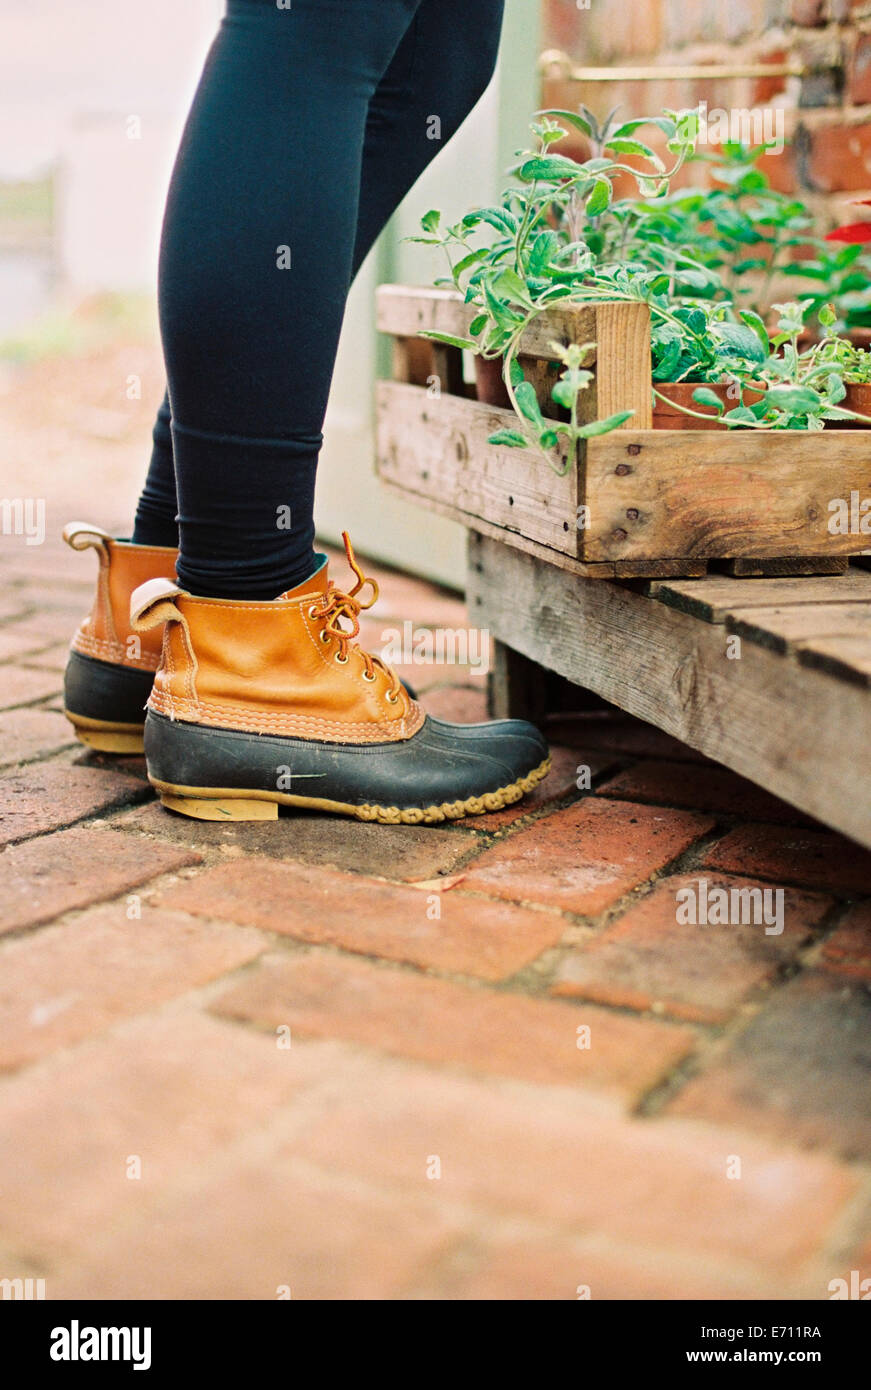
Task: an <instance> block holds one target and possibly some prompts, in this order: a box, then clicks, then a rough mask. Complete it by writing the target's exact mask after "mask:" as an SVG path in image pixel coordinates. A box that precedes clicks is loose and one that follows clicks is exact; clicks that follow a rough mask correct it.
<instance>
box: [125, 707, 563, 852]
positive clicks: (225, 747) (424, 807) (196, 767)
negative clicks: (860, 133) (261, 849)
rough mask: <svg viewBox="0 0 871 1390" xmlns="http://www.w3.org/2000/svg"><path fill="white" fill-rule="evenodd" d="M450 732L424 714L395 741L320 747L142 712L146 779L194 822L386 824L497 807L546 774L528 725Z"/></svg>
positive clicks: (540, 747)
mask: <svg viewBox="0 0 871 1390" xmlns="http://www.w3.org/2000/svg"><path fill="white" fill-rule="evenodd" d="M477 727H478V726H476V725H473V724H472V725H459V726H453V725H450V724H445V723H442V721H441V720H437V719H432V718H430V717H429V716H427V718H426V721H425V722H424V724H423V726H422V728H420V729H419V730H418V732H417V733H416V734H414V735H413V736H412V737H411V738H409V739H404V740H401V741H399V742H396V743H374V744H373V743H326V742H316V741H314V740H307V739H296V738H277V737H275V736H273V735H269V734H254V733H246V732H244V731H242V730H238V729H218V728H213V727H211V726H210V725H206V724H190V723H186V722H185V721H183V720H172V719H168V718H167V717H166V715H162V714H155V713H154V711H153V710H149V711H148V715H147V718H146V721H145V755H146V758H147V760H148V777H149V780H150V782H151V783H152V785H153V786H154V787H155V788H156V789H157V791H158V793H159V794H160V799H161V801H162V802H163V804H164V806H166V807H168V808H169V809H170V810H172V811H180V812H181V813H182V814H183V815H186V816H193V817H195V818H197V819H199V820H274V819H276V818H277V816H278V808H279V806H299V807H308V808H310V809H313V810H320V811H331V812H335V813H337V814H340V815H346V816H356V817H357V818H358V819H359V820H366V821H381V822H383V823H385V824H388V825H397V824H404V825H419V824H428V825H432V824H438V823H439V822H443V821H446V820H458V819H460V818H462V817H463V816H472V815H481V814H482V813H484V812H486V811H498V810H501V809H502V808H503V807H505V806H510V805H511V804H512V803H513V802H515V801H519V800H520V798H521V797H522V796H523V795H524V793H526V792H528V791H531V790H532V788H533V787H534V786H535V785H536V784H537V783H538V782H540V781H541V779H542V778H543V777H545V776H546V774H547V772H548V769H549V768H550V756H549V754H548V749H547V744H546V742H545V740H544V738H543V737H542V735H541V734H540V733H539V732H538V730H537V729H535V728H534V727H533V726H532V725H531V724H526V723H524V722H523V721H521V720H514V719H506V720H501V721H499V722H498V723H497V724H494V723H490V724H483V725H481V726H480V736H479V737H477V738H476V736H475V735H476V728H477Z"/></svg>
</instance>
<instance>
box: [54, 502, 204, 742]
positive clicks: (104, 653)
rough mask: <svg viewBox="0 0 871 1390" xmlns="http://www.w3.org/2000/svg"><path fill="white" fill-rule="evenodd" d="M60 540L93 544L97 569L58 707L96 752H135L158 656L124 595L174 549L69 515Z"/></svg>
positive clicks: (164, 572) (162, 569) (159, 568)
mask: <svg viewBox="0 0 871 1390" xmlns="http://www.w3.org/2000/svg"><path fill="white" fill-rule="evenodd" d="M63 536H64V540H65V541H66V543H67V545H70V546H72V548H73V550H89V549H93V550H96V551H97V554H98V555H99V558H100V569H99V572H98V575H97V592H96V595H95V597H94V603H93V606H92V608H91V611H90V613H89V614H88V616H87V617H86V618H84V619H83V620H82V622H81V624H80V625H79V629H78V631H77V632H76V635H75V637H74V638H73V640H72V643H71V646H70V654H69V659H68V661H67V668H66V674H65V676H64V711H65V713H66V716H67V719H69V721H70V723H71V724H72V725H73V727H74V728H75V731H76V737H77V738H79V739H80V740H81V741H82V743H86V744H88V745H89V747H91V748H99V749H100V750H101V751H102V752H104V753H141V752H142V747H143V742H142V735H143V730H144V727H145V702H146V700H147V699H148V696H149V695H150V693H151V686H152V682H153V680H154V673H155V671H156V670H157V667H158V665H159V662H160V652H161V640H160V634H159V633H151V632H149V633H145V634H139V633H134V632H133V630H132V628H131V627H130V595H131V594H132V593H133V590H134V589H136V588H138V587H139V585H140V584H142V583H144V582H145V580H147V579H157V578H161V577H166V578H171V577H172V576H173V575H174V574H175V562H176V559H177V557H178V551H177V550H176V549H169V548H168V547H164V546H157V545H133V544H132V542H130V541H117V540H113V538H112V537H111V536H109V535H107V534H106V532H105V531H102V530H101V529H100V527H99V526H87V525H86V524H85V523H84V522H80V521H71V522H70V523H69V525H68V526H65V527H64V533H63Z"/></svg>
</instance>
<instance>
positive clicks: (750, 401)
mask: <svg viewBox="0 0 871 1390" xmlns="http://www.w3.org/2000/svg"><path fill="white" fill-rule="evenodd" d="M654 385H655V387H656V389H657V391H661V392H662V394H663V395H664V396H667V397H668V399H669V401H673V402H674V405H668V404H667V403H666V402H665V401H661V400H658V399H656V398H655V399H654V406H653V428H654V429H655V430H722V429H727V428H728V426H727V425H721V424H720V422H719V420H718V418H717V413H716V411H715V410H714V407H713V406H710V405H699V404H698V402H697V401H694V400H693V392H694V391H698V389H699V387H700V386H704V387H705V389H706V390H707V391H713V392H714V394H715V395H717V396H719V398H720V400H721V401H723V403H724V404H725V405H726V406H727V408H728V409H730V410H731V409H733V408H734V407H735V406H736V405H737V401H736V400H734V399H733V397H731V396H729V395H727V392H728V390H729V386H728V383H727V382H708V381H704V382H702V381H656V382H654ZM761 398H762V393H761V391H753V390H750V389H746V388H745V391H744V397H743V404H744V405H754V404H755V402H756V401H758V400H761ZM679 406H685V407H686V409H687V410H696V411H698V412H699V413H700V414H701V415H707V416H708V417H709V418H708V419H707V420H699V419H697V418H696V416H694V415H685V414H684V413H683V411H682V410H680V409H679V408H678V407H679Z"/></svg>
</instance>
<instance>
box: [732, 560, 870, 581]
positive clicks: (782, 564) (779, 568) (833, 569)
mask: <svg viewBox="0 0 871 1390" xmlns="http://www.w3.org/2000/svg"><path fill="white" fill-rule="evenodd" d="M715 563H716V565H717V568H718V569H722V571H723V573H724V574H728V575H731V576H732V578H733V579H755V578H761V579H789V578H793V577H795V576H796V575H815V574H846V572H847V566H848V564H849V563H850V562H849V560H848V558H847V556H846V555H780V556H778V557H777V559H770V560H757V559H752V560H751V559H747V558H743V557H742V558H740V559H736V560H717V561H716V562H715Z"/></svg>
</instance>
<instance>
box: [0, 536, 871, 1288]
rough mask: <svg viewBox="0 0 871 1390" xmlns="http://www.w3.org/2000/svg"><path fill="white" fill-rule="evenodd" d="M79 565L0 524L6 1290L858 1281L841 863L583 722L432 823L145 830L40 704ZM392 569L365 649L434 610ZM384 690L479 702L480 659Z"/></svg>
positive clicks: (55, 690) (868, 1002)
mask: <svg viewBox="0 0 871 1390" xmlns="http://www.w3.org/2000/svg"><path fill="white" fill-rule="evenodd" d="M87 563H88V562H87V561H85V562H84V563H83V562H82V560H81V558H80V557H74V556H72V555H67V554H65V553H64V552H63V550H62V549H61V548H60V547H59V546H58V544H57V542H56V541H55V540H54V539H53V537H52V536H49V537H48V538H47V540H46V543H45V545H44V546H43V547H41V548H40V549H39V551H38V552H35V551H34V549H28V548H26V547H25V546H24V544H23V542H20V541H19V540H17V539H16V538H6V539H5V540H4V549H3V556H2V574H3V578H4V581H5V582H4V586H3V600H2V615H0V659H2V665H0V692H2V700H0V705H2V712H0V750H2V758H0V762H2V764H3V765H4V768H5V770H4V771H3V772H2V773H0V811H2V816H0V842H2V843H3V844H4V846H5V848H4V849H3V851H2V857H0V866H2V881H3V893H2V896H0V932H2V939H0V1073H2V1076H0V1174H2V1180H0V1276H3V1277H10V1278H13V1277H16V1276H22V1277H26V1276H27V1275H31V1276H33V1275H36V1276H42V1277H44V1278H45V1280H46V1290H47V1295H48V1297H52V1296H55V1297H61V1296H65V1295H75V1296H88V1295H90V1296H95V1297H98V1298H108V1297H115V1296H118V1297H124V1296H129V1297H134V1298H141V1297H150V1296H158V1297H217V1298H223V1297H243V1298H264V1299H270V1298H275V1297H278V1296H280V1294H281V1293H282V1292H283V1291H286V1290H287V1289H288V1288H289V1290H290V1293H291V1296H292V1297H296V1298H307V1297H308V1298H334V1299H355V1298H365V1297H378V1298H443V1299H482V1298H497V1299H561V1298H566V1299H574V1298H577V1297H579V1296H583V1295H584V1294H585V1291H587V1290H589V1293H590V1295H591V1296H592V1297H593V1298H612V1297H615V1298H622V1297H629V1298H680V1297H703V1298H712V1299H728V1298H740V1297H744V1296H758V1297H763V1298H765V1297H771V1298H779V1297H788V1298H802V1297H809V1298H818V1299H824V1298H827V1297H828V1296H829V1293H828V1282H829V1280H830V1279H833V1278H836V1277H845V1276H846V1277H848V1278H849V1271H850V1270H852V1269H859V1270H860V1271H864V1274H865V1275H867V1273H868V1272H869V1271H868V1269H867V1258H868V1250H869V1248H871V1241H869V1237H871V1201H869V1197H871V1185H869V1179H871V1088H869V1084H868V1078H869V1064H871V1041H869V1023H871V992H869V988H871V861H869V856H867V855H866V854H864V853H862V852H860V851H859V850H858V849H856V848H855V847H853V846H851V845H850V844H848V843H847V842H846V841H844V840H842V839H841V838H839V837H838V836H837V835H834V834H831V833H830V832H828V831H827V830H825V829H824V828H823V827H820V826H817V825H814V824H812V823H810V822H808V821H807V819H806V818H805V817H803V816H801V815H799V814H798V813H796V812H794V811H793V810H791V808H789V807H788V806H785V805H784V804H783V803H781V802H778V801H775V800H773V799H772V798H771V797H769V796H767V795H766V794H764V793H763V792H761V791H760V790H759V789H756V788H754V787H751V786H750V785H748V784H747V783H744V782H742V781H741V779H739V778H737V777H735V776H733V775H732V774H731V773H729V772H727V771H725V770H723V769H721V768H718V767H715V766H714V765H712V764H709V763H707V762H705V761H704V760H703V759H700V758H699V757H698V755H696V754H695V753H693V752H692V750H690V749H687V748H684V747H683V746H681V745H680V744H677V743H675V742H674V740H672V739H669V738H667V737H666V736H665V735H663V734H661V733H660V732H658V731H657V730H655V729H653V728H650V727H649V726H646V725H644V724H641V723H639V722H637V721H633V720H631V719H629V718H627V717H626V716H625V715H623V714H621V713H620V712H619V711H610V710H607V709H601V710H593V711H588V712H586V713H580V714H578V715H577V716H574V717H571V716H561V717H560V719H559V722H558V723H554V726H553V729H552V736H553V737H554V739H555V759H554V763H555V769H554V772H553V773H552V774H551V776H550V777H549V778H548V780H547V781H546V782H545V783H544V785H543V787H542V788H541V789H540V790H539V791H538V792H537V794H536V795H535V797H534V798H532V799H531V800H530V801H528V802H525V803H523V804H522V805H521V806H519V807H514V808H512V809H511V810H510V811H506V812H502V813H499V814H494V815H489V816H484V817H481V818H479V819H473V820H469V821H466V822H463V823H461V824H457V825H454V826H446V827H443V828H436V829H426V828H421V827H412V826H409V827H403V826H395V827H394V826H376V825H360V824H355V823H353V822H349V821H344V820H341V819H336V818H331V817H328V816H321V815H314V814H312V815H303V814H294V815H288V816H286V817H284V816H282V818H281V819H280V821H279V822H278V824H277V825H268V824H267V825H262V824H261V825H251V826H245V825H221V824H218V825H212V824H202V823H199V822H195V821H192V820H186V819H183V818H180V817H177V816H174V815H172V814H170V813H169V812H166V811H164V810H163V809H162V808H161V807H160V806H159V805H157V804H156V803H155V802H154V800H153V798H152V795H151V792H150V790H149V788H148V785H147V782H146V781H145V777H144V769H143V764H142V761H141V759H137V758H124V759H122V760H118V761H115V760H112V759H108V758H103V757H101V756H99V755H95V754H89V753H88V752H86V751H85V750H83V749H82V748H81V747H79V746H78V745H76V744H75V743H74V742H73V740H72V739H71V736H70V730H69V728H68V726H67V725H66V723H65V721H64V720H63V718H62V717H61V716H60V714H59V713H58V709H59V688H60V673H61V668H62V664H63V641H64V638H65V637H66V636H67V635H68V634H69V632H70V630H71V628H72V626H73V624H74V621H75V619H76V617H77V614H78V613H79V611H80V610H82V608H83V607H84V606H85V604H86V602H87V599H88V594H89V588H90V580H89V576H86V574H85V573H84V570H85V567H86V565H87ZM383 579H384V584H383V590H384V597H383V598H382V600H381V601H380V603H379V606H378V608H377V609H376V610H374V611H373V613H372V614H370V616H369V623H368V627H369V629H370V632H372V633H373V634H376V635H377V630H378V624H379V622H382V621H383V622H384V623H385V624H392V623H394V622H395V621H396V620H399V619H403V618H411V619H412V620H413V621H414V622H415V624H416V625H418V626H424V625H427V624H436V623H444V624H449V625H451V626H456V625H457V624H459V623H462V622H463V621H464V611H463V609H462V605H461V604H460V603H459V601H457V600H455V599H452V598H451V597H450V596H447V595H445V594H444V593H441V592H439V591H437V590H436V589H434V588H433V587H432V586H429V585H427V584H425V583H422V582H419V581H417V580H413V579H409V578H404V577H403V576H400V575H395V574H389V575H384V576H383ZM407 674H408V675H409V677H411V678H417V684H418V685H419V687H420V688H421V689H422V690H423V691H424V696H423V698H424V702H425V703H426V704H427V705H428V707H429V708H431V709H432V710H433V711H435V712H438V713H439V714H444V715H449V716H453V717H458V718H460V719H465V720H471V719H474V718H477V717H482V716H483V715H484V712H485V690H484V682H483V681H482V680H481V679H480V677H477V676H471V675H469V674H468V672H466V671H462V672H459V673H458V672H456V671H452V670H451V669H450V668H449V667H444V666H442V667H438V666H431V667H428V668H422V669H420V670H418V669H415V670H414V671H408V672H407ZM583 768H589V769H590V780H591V785H590V787H589V788H588V789H583V790H582V789H579V787H578V781H579V780H580V781H581V783H582V785H583V783H584V780H585V779H584V777H583V776H580V777H579V769H583ZM702 878H704V879H705V881H706V883H707V885H708V888H707V891H708V895H709V899H710V896H711V894H712V893H713V892H714V890H715V889H716V888H725V889H726V890H727V891H728V890H731V889H733V888H735V889H741V888H751V889H752V888H762V889H769V890H778V889H782V890H783V898H782V927H783V930H782V931H778V930H776V929H775V930H771V931H770V932H766V930H765V925H764V923H760V924H759V925H753V924H752V923H749V924H745V925H741V926H737V925H736V926H727V925H720V924H718V923H717V922H709V923H708V924H707V925H696V924H693V923H692V922H691V921H690V922H686V921H681V920H679V916H678V911H677V904H678V902H679V901H680V900H679V899H678V897H677V894H678V892H679V891H680V890H681V889H682V888H684V889H685V888H687V887H689V888H691V889H694V888H695V889H697V888H698V884H699V880H700V879H702ZM775 901H776V899H774V898H771V899H769V903H770V904H774V902H775ZM684 915H686V914H684ZM772 925H774V926H776V924H775V923H772ZM863 1251H864V1254H863Z"/></svg>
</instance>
